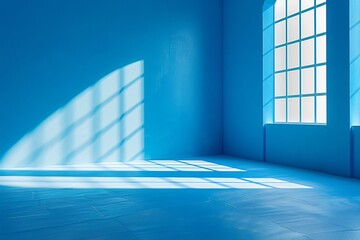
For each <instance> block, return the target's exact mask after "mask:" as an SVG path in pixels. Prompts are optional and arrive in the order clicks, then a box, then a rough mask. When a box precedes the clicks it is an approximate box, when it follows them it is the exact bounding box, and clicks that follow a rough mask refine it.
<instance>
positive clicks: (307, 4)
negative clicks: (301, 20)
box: [301, 0, 314, 10]
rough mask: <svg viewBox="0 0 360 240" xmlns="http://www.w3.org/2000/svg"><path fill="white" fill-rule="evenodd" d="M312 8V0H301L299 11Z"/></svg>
mask: <svg viewBox="0 0 360 240" xmlns="http://www.w3.org/2000/svg"><path fill="white" fill-rule="evenodd" d="M313 6H314V0H301V10H305V9H308V8H311V7H313Z"/></svg>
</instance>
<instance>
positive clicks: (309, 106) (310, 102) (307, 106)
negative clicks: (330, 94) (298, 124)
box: [301, 97, 315, 123]
mask: <svg viewBox="0 0 360 240" xmlns="http://www.w3.org/2000/svg"><path fill="white" fill-rule="evenodd" d="M301 106H302V108H301V119H302V122H305V123H313V122H314V115H315V114H314V97H302V98H301Z"/></svg>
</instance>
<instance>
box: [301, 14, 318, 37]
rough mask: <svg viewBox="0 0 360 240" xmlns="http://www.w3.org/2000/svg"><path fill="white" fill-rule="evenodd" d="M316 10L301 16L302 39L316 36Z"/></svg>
mask: <svg viewBox="0 0 360 240" xmlns="http://www.w3.org/2000/svg"><path fill="white" fill-rule="evenodd" d="M314 27H315V23H314V10H310V11H307V12H305V13H303V14H301V37H302V38H306V37H310V36H313V35H314Z"/></svg>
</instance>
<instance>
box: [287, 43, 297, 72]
mask: <svg viewBox="0 0 360 240" xmlns="http://www.w3.org/2000/svg"><path fill="white" fill-rule="evenodd" d="M299 58H300V56H299V43H293V44H290V45H288V69H290V68H296V67H299Z"/></svg>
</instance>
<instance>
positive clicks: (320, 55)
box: [316, 35, 326, 63]
mask: <svg viewBox="0 0 360 240" xmlns="http://www.w3.org/2000/svg"><path fill="white" fill-rule="evenodd" d="M324 62H326V35H324V36H321V37H317V38H316V63H324Z"/></svg>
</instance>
